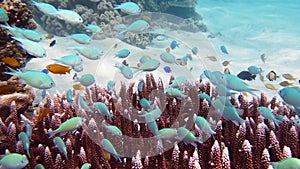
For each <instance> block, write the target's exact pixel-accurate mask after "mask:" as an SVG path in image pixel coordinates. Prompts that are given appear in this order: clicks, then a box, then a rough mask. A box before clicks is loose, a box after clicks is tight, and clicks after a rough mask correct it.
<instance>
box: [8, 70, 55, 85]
mask: <svg viewBox="0 0 300 169" xmlns="http://www.w3.org/2000/svg"><path fill="white" fill-rule="evenodd" d="M10 70H11V71H12V72H4V73H5V74H8V75H12V76H17V77H19V78H21V79H23V80H24V81H25V82H26V84H28V85H30V86H31V87H34V88H37V89H50V88H52V87H54V86H55V83H54V81H53V79H52V78H51V77H50V76H49V75H48V74H45V73H43V72H40V71H35V70H27V71H25V72H19V71H16V70H13V69H10Z"/></svg>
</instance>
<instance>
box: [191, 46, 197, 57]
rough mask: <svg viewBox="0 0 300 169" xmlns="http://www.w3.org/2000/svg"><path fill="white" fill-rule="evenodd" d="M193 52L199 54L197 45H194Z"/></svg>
mask: <svg viewBox="0 0 300 169" xmlns="http://www.w3.org/2000/svg"><path fill="white" fill-rule="evenodd" d="M192 53H193V54H194V55H197V54H198V48H197V47H193V49H192Z"/></svg>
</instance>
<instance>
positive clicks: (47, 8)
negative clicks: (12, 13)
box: [31, 0, 57, 15]
mask: <svg viewBox="0 0 300 169" xmlns="http://www.w3.org/2000/svg"><path fill="white" fill-rule="evenodd" d="M31 2H32V3H33V5H34V6H36V7H37V8H38V10H39V11H41V12H43V13H44V14H45V15H54V14H55V13H56V12H57V9H56V8H55V7H54V6H53V5H51V4H48V3H44V2H36V1H34V0H31Z"/></svg>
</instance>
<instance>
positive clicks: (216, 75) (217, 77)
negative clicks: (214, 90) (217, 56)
mask: <svg viewBox="0 0 300 169" xmlns="http://www.w3.org/2000/svg"><path fill="white" fill-rule="evenodd" d="M203 73H204V75H205V76H206V77H207V78H208V79H209V81H210V82H211V83H212V84H213V85H217V84H220V83H225V82H224V80H222V79H221V78H222V76H223V73H221V72H220V71H213V72H212V71H210V70H204V72H203Z"/></svg>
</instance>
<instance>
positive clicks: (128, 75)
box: [115, 63, 133, 79]
mask: <svg viewBox="0 0 300 169" xmlns="http://www.w3.org/2000/svg"><path fill="white" fill-rule="evenodd" d="M115 67H117V68H118V69H120V71H121V73H122V74H123V76H124V77H125V78H126V79H132V78H133V72H132V70H131V69H130V68H129V67H128V66H125V65H123V64H121V63H116V64H115Z"/></svg>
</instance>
